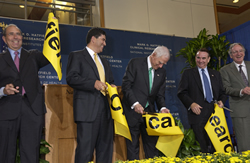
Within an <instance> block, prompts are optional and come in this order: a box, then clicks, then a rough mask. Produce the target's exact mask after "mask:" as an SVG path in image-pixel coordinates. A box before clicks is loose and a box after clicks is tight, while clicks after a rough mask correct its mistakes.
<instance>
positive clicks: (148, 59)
mask: <svg viewBox="0 0 250 163" xmlns="http://www.w3.org/2000/svg"><path fill="white" fill-rule="evenodd" d="M147 63H148V70H149V69H150V68H151V67H152V65H151V62H150V56H148V57H147Z"/></svg>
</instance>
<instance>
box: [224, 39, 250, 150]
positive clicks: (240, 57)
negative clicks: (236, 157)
mask: <svg viewBox="0 0 250 163" xmlns="http://www.w3.org/2000/svg"><path fill="white" fill-rule="evenodd" d="M229 55H230V57H231V58H232V59H233V62H232V63H230V64H228V65H226V66H224V67H222V68H221V70H220V73H221V77H222V81H223V86H224V88H225V90H226V94H227V95H229V105H230V109H232V110H233V112H231V113H230V114H231V117H232V122H233V127H234V131H235V134H236V138H237V145H238V152H242V151H247V150H250V139H249V137H250V130H249V126H250V106H249V104H250V103H249V102H250V87H249V79H250V62H249V61H244V57H245V48H244V46H243V45H242V44H241V43H233V44H231V45H230V47H229ZM239 66H240V67H241V68H240V67H239Z"/></svg>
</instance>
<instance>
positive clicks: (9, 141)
mask: <svg viewBox="0 0 250 163" xmlns="http://www.w3.org/2000/svg"><path fill="white" fill-rule="evenodd" d="M43 121H44V116H43V115H41V116H37V115H36V114H35V113H34V112H33V111H32V109H31V107H30V106H29V103H28V100H27V98H26V97H23V99H22V108H21V112H20V114H19V116H18V117H17V118H16V119H13V120H5V121H0V162H1V163H14V162H15V158H16V146H17V144H16V141H17V138H18V137H19V144H18V145H19V148H20V156H21V162H22V163H38V162H39V148H40V140H41V136H42V127H43Z"/></svg>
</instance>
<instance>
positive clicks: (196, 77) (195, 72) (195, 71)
mask: <svg viewBox="0 0 250 163" xmlns="http://www.w3.org/2000/svg"><path fill="white" fill-rule="evenodd" d="M192 74H193V76H194V80H195V82H196V84H197V86H198V88H199V89H200V91H201V92H202V94H204V92H203V88H202V83H201V77H200V73H199V71H198V67H196V68H193V73H192Z"/></svg>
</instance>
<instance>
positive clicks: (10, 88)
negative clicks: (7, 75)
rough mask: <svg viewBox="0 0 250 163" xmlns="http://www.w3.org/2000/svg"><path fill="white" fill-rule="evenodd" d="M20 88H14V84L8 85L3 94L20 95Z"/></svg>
mask: <svg viewBox="0 0 250 163" xmlns="http://www.w3.org/2000/svg"><path fill="white" fill-rule="evenodd" d="M18 89H19V87H18V86H16V88H15V87H14V85H13V84H6V86H5V88H4V89H3V93H4V94H5V95H14V94H15V93H19V90H18Z"/></svg>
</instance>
